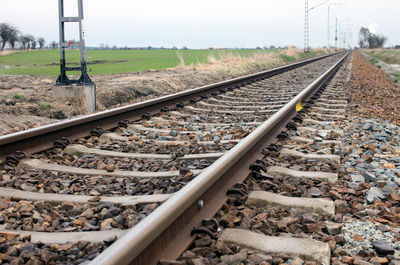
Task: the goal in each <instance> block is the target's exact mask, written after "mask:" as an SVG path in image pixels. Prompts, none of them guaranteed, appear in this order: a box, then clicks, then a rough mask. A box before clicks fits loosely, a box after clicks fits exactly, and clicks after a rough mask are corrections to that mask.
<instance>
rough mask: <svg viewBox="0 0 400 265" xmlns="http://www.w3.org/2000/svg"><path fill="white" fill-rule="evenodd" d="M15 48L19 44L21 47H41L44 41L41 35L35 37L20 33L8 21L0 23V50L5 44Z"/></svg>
mask: <svg viewBox="0 0 400 265" xmlns="http://www.w3.org/2000/svg"><path fill="white" fill-rule="evenodd" d="M7 44H8V45H9V46H10V48H11V49H15V48H16V46H17V44H20V48H22V49H27V50H29V49H36V48H39V49H43V48H44V46H45V44H46V41H45V40H44V38H42V37H38V38H35V37H34V36H33V35H31V34H22V33H21V32H20V31H19V30H18V28H17V27H15V26H14V25H11V24H8V23H0V45H1V46H0V51H2V50H4V48H5V47H6V45H7Z"/></svg>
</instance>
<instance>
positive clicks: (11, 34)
mask: <svg viewBox="0 0 400 265" xmlns="http://www.w3.org/2000/svg"><path fill="white" fill-rule="evenodd" d="M18 34H19V31H18V29H17V28H16V27H15V26H13V25H10V24H8V23H0V37H1V41H2V43H1V47H0V50H1V51H2V50H4V47H5V46H6V44H7V42H8V43H9V44H10V46H11V47H12V48H14V46H15V42H16V41H17V40H18Z"/></svg>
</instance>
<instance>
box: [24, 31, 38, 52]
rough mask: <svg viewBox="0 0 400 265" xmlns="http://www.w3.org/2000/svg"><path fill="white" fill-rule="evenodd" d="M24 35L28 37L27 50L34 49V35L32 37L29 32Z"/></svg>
mask: <svg viewBox="0 0 400 265" xmlns="http://www.w3.org/2000/svg"><path fill="white" fill-rule="evenodd" d="M26 36H27V37H28V39H29V42H28V50H29V49H30V48H32V49H35V48H36V40H35V37H33V36H32V35H31V34H28V35H26Z"/></svg>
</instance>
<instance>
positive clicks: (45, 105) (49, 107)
mask: <svg viewBox="0 0 400 265" xmlns="http://www.w3.org/2000/svg"><path fill="white" fill-rule="evenodd" d="M38 107H39V108H40V109H41V110H49V109H52V108H53V106H52V105H51V104H50V103H44V104H40V103H38Z"/></svg>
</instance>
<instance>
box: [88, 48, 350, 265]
mask: <svg viewBox="0 0 400 265" xmlns="http://www.w3.org/2000/svg"><path fill="white" fill-rule="evenodd" d="M348 54H349V53H346V54H345V55H344V56H343V57H342V58H341V59H340V60H339V61H338V62H337V63H335V64H334V65H333V66H332V67H331V68H330V69H329V70H327V71H326V72H325V73H324V74H322V75H321V76H320V77H319V78H317V79H316V80H315V81H314V82H312V83H311V84H310V85H309V86H307V87H306V88H305V89H304V90H303V91H302V92H301V93H300V94H299V95H297V96H296V97H294V98H293V99H292V100H291V101H290V102H289V103H287V104H286V105H285V106H284V107H282V108H281V109H280V110H279V111H278V112H276V113H275V114H274V115H272V116H271V117H270V118H269V119H268V120H267V121H265V122H264V123H262V124H261V125H260V126H259V127H258V128H257V129H256V130H254V131H253V132H252V133H251V134H249V135H248V136H247V137H246V138H244V139H243V140H242V141H241V142H239V143H238V144H237V145H236V146H235V147H233V148H232V149H231V150H230V151H228V152H227V153H226V154H225V155H224V156H222V157H221V158H219V159H218V160H217V161H215V162H214V163H213V164H212V165H211V166H210V167H208V168H207V169H206V170H205V171H204V172H203V173H201V174H200V175H199V176H197V177H196V178H195V179H193V180H192V181H191V182H189V183H188V184H187V185H186V186H185V187H183V188H182V189H181V190H180V191H178V192H177V193H176V194H175V195H174V196H172V197H171V198H170V199H169V200H167V201H166V202H164V203H163V204H162V205H160V206H159V207H158V208H157V209H156V210H155V211H153V212H152V213H151V214H150V215H149V216H147V217H146V218H145V219H144V220H142V221H141V222H140V223H139V224H137V225H136V226H135V227H133V228H131V229H130V230H129V231H128V232H127V234H126V235H125V236H123V237H122V238H120V239H119V240H117V241H116V242H114V243H113V244H112V245H111V246H110V247H108V248H107V249H106V250H105V251H104V252H103V253H101V254H100V255H99V256H97V257H96V258H95V259H94V260H93V261H92V262H91V263H90V264H91V265H95V264H96V265H116V264H118V265H123V264H141V265H143V264H156V263H157V261H158V260H159V259H161V258H166V259H175V258H177V257H178V256H179V255H180V253H182V252H183V251H184V250H185V249H186V248H187V247H188V246H189V245H190V244H191V243H192V242H193V236H191V235H190V232H191V229H192V227H194V226H196V225H199V223H200V221H201V219H203V218H208V217H210V216H213V215H214V214H215V212H217V211H218V210H219V209H220V207H221V206H222V205H223V203H224V202H225V201H226V199H227V196H226V191H227V189H228V188H230V187H231V186H232V185H233V184H234V183H236V182H238V181H243V180H244V179H245V178H246V177H247V175H248V174H249V165H250V163H251V162H252V161H254V159H257V158H258V157H259V156H260V153H261V152H260V151H261V150H262V149H263V148H265V147H267V146H268V145H269V144H270V143H271V142H272V141H273V139H275V136H276V135H277V134H279V133H280V132H281V131H282V130H283V129H284V128H285V126H286V124H287V122H288V121H290V120H291V119H292V118H293V117H294V116H295V115H296V113H297V112H296V105H297V104H298V103H299V102H302V101H303V100H305V99H308V98H310V97H311V96H312V95H313V94H314V93H315V92H316V91H317V90H318V89H320V88H321V87H322V86H323V85H324V84H325V83H326V82H327V81H329V80H330V78H331V77H333V75H334V74H335V73H336V71H337V70H338V69H339V67H340V65H341V64H342V62H343V61H344V59H345V58H346V57H347V55H348ZM199 202H201V203H199Z"/></svg>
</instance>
